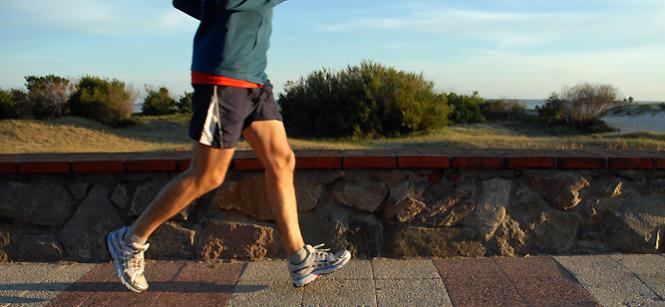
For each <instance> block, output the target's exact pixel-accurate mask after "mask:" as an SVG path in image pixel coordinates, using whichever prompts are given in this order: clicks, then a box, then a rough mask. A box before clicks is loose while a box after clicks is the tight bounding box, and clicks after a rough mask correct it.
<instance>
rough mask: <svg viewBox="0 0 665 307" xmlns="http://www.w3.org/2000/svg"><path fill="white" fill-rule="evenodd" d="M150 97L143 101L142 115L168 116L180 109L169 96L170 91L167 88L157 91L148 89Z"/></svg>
mask: <svg viewBox="0 0 665 307" xmlns="http://www.w3.org/2000/svg"><path fill="white" fill-rule="evenodd" d="M147 91H148V95H147V96H146V97H145V100H143V106H142V107H141V113H143V114H144V115H167V114H174V113H175V112H176V111H177V109H178V107H177V105H176V101H175V99H173V98H171V96H169V90H168V89H167V88H165V87H160V88H159V90H157V91H155V90H152V89H147Z"/></svg>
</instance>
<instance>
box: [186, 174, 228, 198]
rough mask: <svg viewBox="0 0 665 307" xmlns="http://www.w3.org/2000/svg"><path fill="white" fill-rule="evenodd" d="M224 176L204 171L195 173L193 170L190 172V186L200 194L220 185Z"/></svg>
mask: <svg viewBox="0 0 665 307" xmlns="http://www.w3.org/2000/svg"><path fill="white" fill-rule="evenodd" d="M225 177H226V176H225V174H216V173H204V174H200V175H197V174H195V173H194V172H192V173H190V178H191V179H192V187H193V188H194V189H195V190H196V191H197V192H199V193H200V194H204V193H207V192H209V191H211V190H213V189H215V188H217V187H219V186H220V185H222V183H224V179H225Z"/></svg>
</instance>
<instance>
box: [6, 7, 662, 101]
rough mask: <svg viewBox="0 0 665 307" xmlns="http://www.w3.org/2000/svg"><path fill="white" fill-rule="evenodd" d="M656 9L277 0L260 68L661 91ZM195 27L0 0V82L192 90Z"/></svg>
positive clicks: (509, 93) (156, 10) (516, 92)
mask: <svg viewBox="0 0 665 307" xmlns="http://www.w3.org/2000/svg"><path fill="white" fill-rule="evenodd" d="M663 20H665V1H663V0H582V1H581V0H557V1H551V0H465V1H445V0H414V1H394V0H362V1H357V0H336V1H317V0H288V1H286V2H284V3H282V4H280V5H279V6H277V7H276V8H275V15H274V21H273V27H274V29H273V35H272V39H271V49H270V51H269V55H268V57H269V60H268V68H267V73H268V75H269V77H270V79H271V81H272V83H273V84H275V89H276V91H278V92H279V91H281V90H282V89H283V85H284V83H285V82H286V81H288V80H297V79H299V78H300V77H301V76H305V75H307V74H308V73H310V72H312V71H314V70H317V69H321V68H329V69H333V70H339V69H343V68H345V67H346V66H348V65H355V64H358V63H360V62H361V61H362V60H364V59H367V60H372V61H374V62H378V63H381V64H384V65H388V66H392V67H395V68H398V69H402V70H407V71H413V72H422V73H423V75H424V76H425V78H427V79H429V80H432V81H434V82H435V84H436V89H437V90H439V91H445V92H448V91H454V92H458V93H464V94H469V93H471V92H473V91H476V90H477V91H479V92H480V95H481V96H483V97H486V98H511V99H512V98H515V99H544V98H546V97H547V96H548V95H549V93H551V92H553V91H558V90H560V89H561V88H562V87H563V86H571V85H574V84H576V83H579V82H592V83H602V84H608V83H609V84H612V85H614V86H616V87H617V88H619V89H620V91H621V93H622V94H623V95H625V96H626V97H628V96H632V97H634V98H635V99H637V100H640V101H665V22H663ZM196 27H197V22H196V20H194V19H192V18H190V17H188V16H186V15H184V14H183V13H180V12H179V11H177V10H175V9H174V8H172V6H171V1H168V0H167V1H157V0H141V1H136V0H113V1H102V0H57V1H53V0H0V87H2V88H11V87H22V86H23V83H24V80H23V77H24V76H26V75H46V74H56V75H60V76H65V77H70V78H77V77H80V76H82V75H98V76H104V77H109V78H117V79H121V80H123V81H125V82H127V83H128V84H131V85H132V86H133V87H134V88H136V89H138V90H142V89H143V88H144V87H145V86H146V85H147V86H150V87H153V88H154V87H159V86H166V87H168V88H169V89H170V90H171V92H172V93H173V95H174V96H177V95H179V94H181V93H182V92H184V91H188V90H191V86H190V85H189V76H190V75H189V66H190V63H191V51H192V38H193V34H194V31H195V30H196Z"/></svg>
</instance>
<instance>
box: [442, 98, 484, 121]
mask: <svg viewBox="0 0 665 307" xmlns="http://www.w3.org/2000/svg"><path fill="white" fill-rule="evenodd" d="M447 96H448V104H450V106H451V107H452V112H451V113H450V115H449V116H448V118H449V119H450V120H451V121H452V122H454V123H456V124H472V123H483V122H485V121H486V119H485V116H483V113H482V112H481V110H480V106H481V105H483V104H484V103H485V100H484V99H483V98H482V97H480V95H478V92H477V91H476V92H473V95H471V96H468V95H458V94H456V93H449V94H448V95H447Z"/></svg>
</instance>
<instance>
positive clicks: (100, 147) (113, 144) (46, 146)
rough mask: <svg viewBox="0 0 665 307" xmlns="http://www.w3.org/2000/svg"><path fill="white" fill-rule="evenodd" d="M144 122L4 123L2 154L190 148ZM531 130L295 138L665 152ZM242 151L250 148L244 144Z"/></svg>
mask: <svg viewBox="0 0 665 307" xmlns="http://www.w3.org/2000/svg"><path fill="white" fill-rule="evenodd" d="M135 120H136V121H137V123H138V124H136V125H134V126H131V127H125V128H117V129H110V128H107V127H105V126H103V125H101V124H99V123H97V122H94V121H90V120H87V119H83V118H76V117H65V118H60V119H57V120H54V121H33V120H2V121H0V144H2V147H0V153H4V154H8V153H43V152H52V153H56V152H57V153H66V152H134V151H171V150H189V149H190V148H191V140H190V139H189V138H188V137H187V121H188V119H187V118H186V117H183V116H162V117H142V116H139V117H135ZM539 129H540V128H537V127H528V126H522V127H519V126H511V128H506V127H504V126H499V125H473V126H463V127H450V128H444V129H440V130H438V131H435V132H432V133H429V134H422V135H411V136H407V137H401V138H385V139H373V140H358V139H341V140H337V139H336V140H305V139H296V138H292V139H290V143H291V146H292V147H293V148H296V149H381V148H423V147H427V148H441V149H474V148H475V149H560V150H570V149H610V150H665V134H663V133H650V132H640V133H623V134H622V133H607V134H593V135H582V134H571V133H565V134H563V135H554V133H553V132H549V131H548V130H544V129H540V130H539ZM239 148H241V149H245V148H248V146H247V144H246V143H245V142H240V144H239Z"/></svg>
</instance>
